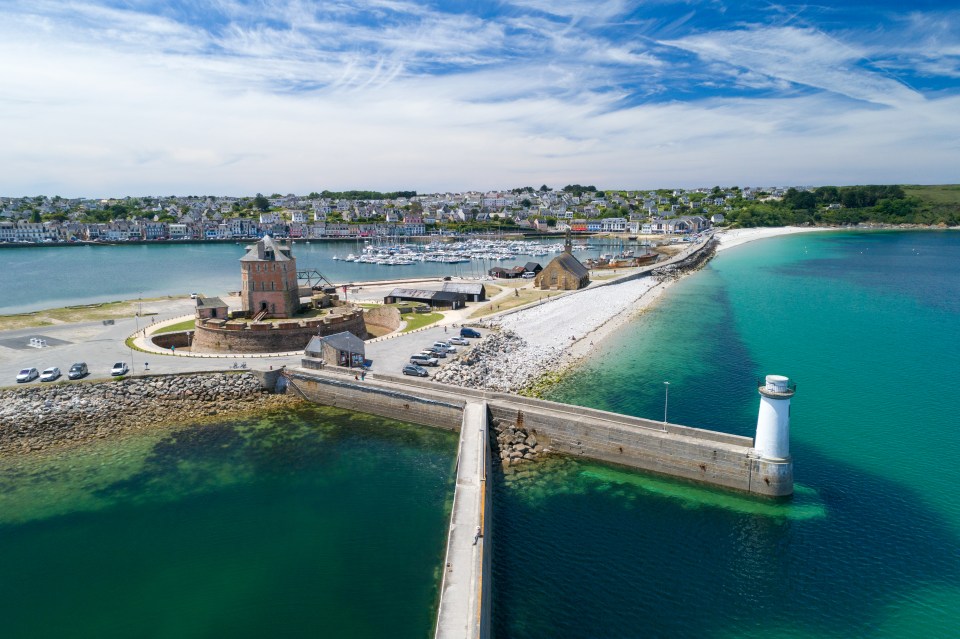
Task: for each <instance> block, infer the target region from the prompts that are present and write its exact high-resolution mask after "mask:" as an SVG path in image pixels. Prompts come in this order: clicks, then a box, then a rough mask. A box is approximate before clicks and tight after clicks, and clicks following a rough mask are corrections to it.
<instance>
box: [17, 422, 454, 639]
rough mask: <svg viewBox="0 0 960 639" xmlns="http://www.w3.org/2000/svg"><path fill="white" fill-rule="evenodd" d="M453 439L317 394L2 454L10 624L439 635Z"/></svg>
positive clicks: (98, 630)
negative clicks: (251, 413)
mask: <svg viewBox="0 0 960 639" xmlns="http://www.w3.org/2000/svg"><path fill="white" fill-rule="evenodd" d="M456 444H457V438H456V434H455V433H450V432H446V431H441V430H437V429H431V428H425V427H420V426H415V425H411V424H403V423H400V422H392V421H389V420H383V419H380V418H375V417H371V416H367V415H362V414H357V413H349V412H347V411H341V410H337V409H329V408H320V407H308V408H303V409H297V410H284V411H277V412H272V413H269V414H266V415H263V416H261V417H258V418H256V419H249V420H240V421H228V422H221V423H217V424H211V425H203V426H191V425H184V426H182V427H180V428H177V429H175V430H172V431H169V430H167V431H148V432H142V433H135V434H132V435H129V436H125V437H123V438H121V439H116V440H110V441H99V442H96V443H94V444H90V445H86V446H83V447H80V448H74V449H71V450H68V451H63V452H60V453H51V454H45V455H42V456H33V457H29V458H18V459H13V460H10V459H8V460H5V461H2V462H0V616H2V619H3V621H2V631H0V635H2V636H3V637H5V638H11V639H12V638H20V637H24V638H36V637H91V638H93V637H96V638H107V637H118V638H119V637H123V638H128V637H171V638H172V637H176V638H185V637H309V636H315V637H370V638H375V637H425V636H429V635H430V634H431V633H432V631H433V624H434V618H435V615H436V603H437V596H438V583H439V576H440V571H441V567H442V563H443V552H444V547H445V541H446V527H447V526H446V525H447V521H448V519H449V512H450V505H451V501H452V497H453V478H454V463H455V457H456Z"/></svg>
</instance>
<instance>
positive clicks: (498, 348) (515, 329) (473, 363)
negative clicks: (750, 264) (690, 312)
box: [433, 241, 717, 396]
mask: <svg viewBox="0 0 960 639" xmlns="http://www.w3.org/2000/svg"><path fill="white" fill-rule="evenodd" d="M716 246H717V243H716V242H715V241H711V242H709V243H708V244H707V245H705V246H704V247H703V248H702V249H700V250H698V251H696V252H695V253H693V254H692V255H690V256H688V257H687V258H685V259H683V260H681V261H678V262H676V263H673V264H670V265H667V266H663V267H660V268H658V269H656V270H654V271H653V272H652V273H651V275H650V276H649V277H644V278H639V279H632V280H625V281H622V282H617V283H610V284H605V285H603V286H598V287H594V288H588V289H586V290H582V291H578V292H576V293H573V294H570V295H565V296H562V297H559V298H556V299H553V300H550V301H549V302H547V303H545V304H539V305H535V306H531V307H528V308H525V309H522V310H520V311H516V312H513V313H511V314H509V315H505V316H501V317H498V318H494V319H492V320H487V322H486V323H485V325H486V326H487V330H488V334H487V336H486V338H485V339H484V340H483V341H482V342H481V343H479V344H477V345H475V346H473V347H472V348H471V349H470V350H468V351H467V352H466V353H465V354H464V355H463V356H461V357H459V358H457V359H455V360H453V361H451V362H450V363H448V364H445V365H444V366H443V367H442V368H441V369H440V370H438V371H437V372H436V373H435V374H434V376H433V380H434V381H436V382H441V383H444V384H451V385H454V386H461V387H465V388H474V389H478V390H491V391H499V392H508V393H519V394H522V395H532V396H538V395H539V394H540V392H541V391H543V390H544V389H545V388H547V387H549V386H550V385H552V384H554V383H556V382H557V381H558V380H559V379H561V378H562V377H563V375H564V373H565V372H566V371H568V370H569V369H570V367H571V366H572V365H574V364H575V363H576V362H577V361H578V360H579V357H577V355H576V354H575V353H574V352H571V351H580V352H581V355H582V354H583V353H585V352H589V350H592V348H593V341H592V340H593V339H594V337H593V336H594V333H595V332H596V331H598V329H599V328H600V327H601V326H603V325H604V324H606V323H607V322H610V321H611V320H619V321H626V319H627V318H629V317H631V316H633V315H634V314H636V312H637V311H638V310H641V308H642V306H644V305H645V304H646V303H647V302H646V301H645V300H644V296H647V299H649V298H650V297H651V296H652V295H651V296H648V295H647V294H648V293H650V291H651V290H653V289H654V288H655V287H656V286H657V285H658V284H661V283H663V282H670V281H675V280H677V279H680V278H681V277H683V276H685V275H687V274H689V273H692V272H694V271H696V270H699V269H700V268H702V267H703V265H704V264H706V263H707V262H708V261H709V260H710V259H711V258H712V257H713V256H714V255H715V254H716ZM597 339H599V336H598V337H597ZM574 346H579V348H573V347H574Z"/></svg>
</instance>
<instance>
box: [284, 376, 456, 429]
mask: <svg viewBox="0 0 960 639" xmlns="http://www.w3.org/2000/svg"><path fill="white" fill-rule="evenodd" d="M285 376H286V377H287V379H288V381H289V384H290V386H291V387H293V389H294V391H295V392H297V393H299V394H300V395H302V396H303V397H304V398H306V399H307V400H309V401H311V402H314V403H317V404H322V405H324V406H335V407H337V408H344V409H347V410H355V411H358V412H361V413H370V414H372V415H378V416H380V417H386V418H388V419H397V420H400V421H405V422H413V423H415V424H423V425H424V426H435V427H437V428H444V429H446V430H454V431H456V430H459V429H460V424H461V421H462V420H463V407H464V406H465V405H466V403H467V402H466V400H465V399H464V398H462V397H457V396H456V395H453V394H450V393H445V394H443V393H436V392H432V393H428V392H423V391H421V390H419V389H405V388H402V387H400V388H394V387H385V386H381V385H378V384H376V383H374V382H373V380H372V379H371V377H372V376H370V375H368V376H367V379H366V380H365V381H359V380H356V379H354V373H353V372H352V371H351V372H350V373H345V372H342V371H337V370H336V369H335V368H333V369H332V370H331V369H330V368H327V369H325V370H323V371H314V370H310V371H309V372H307V371H306V369H296V370H295V371H290V370H288V371H286V372H285Z"/></svg>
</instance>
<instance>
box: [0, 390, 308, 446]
mask: <svg viewBox="0 0 960 639" xmlns="http://www.w3.org/2000/svg"><path fill="white" fill-rule="evenodd" d="M297 401H298V400H296V399H295V398H293V397H291V396H289V395H274V394H272V393H269V392H267V391H266V390H264V389H263V387H262V384H261V381H260V379H259V378H258V377H257V375H255V374H254V373H250V372H247V373H234V374H231V373H208V374H202V373H201V374H194V375H170V376H156V377H135V378H128V379H122V380H117V381H106V382H100V383H89V384H55V385H51V386H47V385H42V386H30V387H27V388H16V389H10V390H5V391H0V454H9V453H15V452H23V451H31V450H41V449H44V448H47V447H50V446H56V445H63V444H66V443H78V442H82V441H86V440H90V439H96V438H103V437H109V436H111V435H115V434H117V433H120V432H123V431H125V430H129V429H140V428H148V427H157V426H163V425H174V424H178V423H185V422H199V421H203V420H205V419H210V418H224V417H229V416H232V415H242V414H246V413H251V412H255V411H259V410H262V409H264V408H270V407H275V406H280V405H287V404H290V403H292V402H297Z"/></svg>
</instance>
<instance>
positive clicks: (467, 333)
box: [460, 327, 480, 338]
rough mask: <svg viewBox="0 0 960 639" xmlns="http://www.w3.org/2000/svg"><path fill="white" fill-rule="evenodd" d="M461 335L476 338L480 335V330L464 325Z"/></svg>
mask: <svg viewBox="0 0 960 639" xmlns="http://www.w3.org/2000/svg"><path fill="white" fill-rule="evenodd" d="M460 337H472V338H476V337H480V332H479V331H475V330H473V329H472V328H466V327H464V328H461V329H460Z"/></svg>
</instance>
